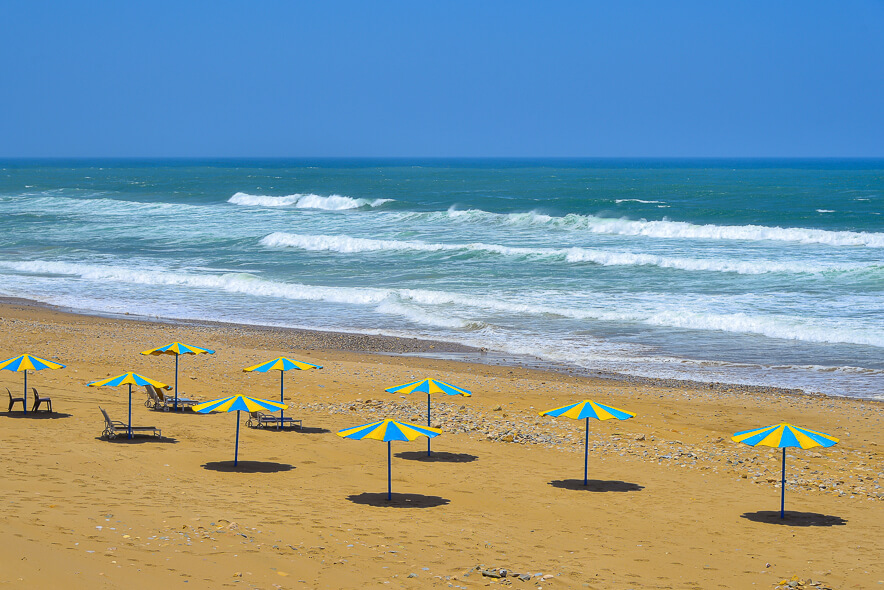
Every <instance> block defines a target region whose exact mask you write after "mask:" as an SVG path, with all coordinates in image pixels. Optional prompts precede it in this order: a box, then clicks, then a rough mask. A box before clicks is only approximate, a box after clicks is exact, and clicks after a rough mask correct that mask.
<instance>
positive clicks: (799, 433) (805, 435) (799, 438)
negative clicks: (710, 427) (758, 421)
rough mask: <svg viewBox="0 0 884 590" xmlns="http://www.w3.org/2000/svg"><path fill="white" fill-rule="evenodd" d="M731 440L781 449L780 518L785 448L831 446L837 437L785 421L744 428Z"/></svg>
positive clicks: (783, 509) (783, 499)
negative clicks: (760, 426) (750, 428)
mask: <svg viewBox="0 0 884 590" xmlns="http://www.w3.org/2000/svg"><path fill="white" fill-rule="evenodd" d="M731 439H732V440H734V441H736V442H740V443H743V444H745V445H749V446H750V447H774V448H782V449H783V473H782V481H781V482H780V483H781V486H780V518H781V519H782V518H785V517H786V449H787V448H789V447H793V448H801V449H810V448H812V447H831V446H832V445H834V444H836V443H837V442H838V439H837V438H835V437H834V436H832V435H831V434H826V433H824V432H817V431H816V430H809V429H807V428H801V427H798V426H793V425H791V424H787V423H785V422H783V423H780V424H774V425H773V426H765V427H764V428H755V429H753V430H744V431H742V432H737V433H735V434H734V435H733V436H732V437H731Z"/></svg>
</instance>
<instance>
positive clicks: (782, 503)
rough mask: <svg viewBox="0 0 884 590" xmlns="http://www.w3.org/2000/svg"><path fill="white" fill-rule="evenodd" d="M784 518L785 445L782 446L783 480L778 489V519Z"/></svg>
mask: <svg viewBox="0 0 884 590" xmlns="http://www.w3.org/2000/svg"><path fill="white" fill-rule="evenodd" d="M784 518H786V447H783V481H782V483H781V489H780V520H782V519H784Z"/></svg>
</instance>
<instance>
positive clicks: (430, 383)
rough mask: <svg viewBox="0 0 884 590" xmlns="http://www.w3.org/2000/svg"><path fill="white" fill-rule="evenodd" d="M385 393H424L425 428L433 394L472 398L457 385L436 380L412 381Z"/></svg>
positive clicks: (468, 392) (429, 423) (428, 446)
mask: <svg viewBox="0 0 884 590" xmlns="http://www.w3.org/2000/svg"><path fill="white" fill-rule="evenodd" d="M384 391H386V392H387V393H408V394H411V393H426V394H427V426H431V425H432V422H430V395H432V394H434V393H444V394H445V395H462V396H464V397H470V396H472V395H473V394H472V392H470V391H469V390H466V389H464V388H463V387H458V386H457V385H452V384H451V383H446V382H445V381H438V380H436V379H421V380H420V381H412V382H411V383H406V384H404V385H397V386H396V387H390V388H388V389H385V390H384ZM429 456H430V441H429V439H427V457H429Z"/></svg>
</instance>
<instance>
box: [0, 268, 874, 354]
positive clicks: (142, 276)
mask: <svg viewBox="0 0 884 590" xmlns="http://www.w3.org/2000/svg"><path fill="white" fill-rule="evenodd" d="M0 268H6V269H10V270H14V271H18V272H24V273H31V274H58V275H67V276H73V277H77V278H81V279H86V280H90V281H96V282H100V283H128V284H139V285H154V286H156V285H168V286H179V287H185V288H187V287H191V288H198V289H209V290H213V291H223V292H227V293H238V294H244V295H250V296H256V297H278V298H284V299H292V300H307V301H322V302H329V303H342V304H350V305H363V306H366V305H367V306H373V307H374V309H375V310H376V311H377V312H379V313H386V314H391V313H392V314H396V315H400V316H405V317H407V318H408V319H409V320H411V321H413V322H417V323H425V324H432V325H436V326H442V327H448V328H455V327H457V328H461V329H464V328H466V329H475V328H477V327H481V326H482V322H481V320H479V319H475V317H474V316H476V315H478V316H480V317H481V316H483V315H486V314H489V313H492V314H500V313H503V314H514V315H517V316H533V317H537V316H550V317H556V316H557V317H565V318H571V319H577V320H603V321H619V322H635V323H639V324H646V325H654V326H665V327H671V328H682V329H690V330H718V331H723V332H731V333H740V334H758V335H763V336H766V337H769V338H779V339H787V340H797V341H804V342H829V343H849V344H863V345H869V346H876V347H884V334H880V333H877V332H876V331H874V330H872V329H863V328H861V327H857V328H851V327H848V326H835V325H826V323H823V322H819V321H818V320H804V319H801V318H796V317H792V316H788V315H771V314H758V315H752V314H746V313H724V312H722V313H714V312H707V311H693V310H691V309H690V308H688V307H685V306H683V305H681V304H680V303H677V302H671V301H670V302H660V303H657V304H650V305H647V302H646V304H644V305H642V307H645V308H644V309H640V308H639V307H638V306H636V305H634V304H629V305H624V306H623V307H621V308H619V309H618V308H617V306H616V305H614V304H605V305H599V306H597V307H594V308H589V307H584V306H579V305H575V306H567V305H543V304H537V303H536V302H522V300H521V298H519V299H513V298H512V297H508V298H504V297H499V296H494V295H493V294H488V295H486V296H474V295H470V294H460V293H452V292H447V291H435V290H427V289H403V288H372V287H335V286H324V285H306V284H302V283H288V282H280V281H270V280H265V279H262V278H260V277H258V276H256V275H253V274H248V273H223V274H220V273H219V274H208V273H206V274H203V273H193V272H176V271H168V270H160V269H137V268H132V267H129V266H115V265H97V264H85V263H74V262H53V261H41V260H33V261H0Z"/></svg>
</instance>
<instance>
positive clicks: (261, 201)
mask: <svg viewBox="0 0 884 590" xmlns="http://www.w3.org/2000/svg"><path fill="white" fill-rule="evenodd" d="M392 200H393V199H354V198H353V197H345V196H343V195H328V196H325V197H324V196H322V195H314V194H312V193H304V194H302V193H296V194H293V195H285V196H281V197H273V196H269V195H250V194H248V193H236V194H235V195H233V196H232V197H230V198H229V199H228V200H227V202H228V203H233V204H234V205H246V206H249V207H295V208H297V209H325V210H327V211H341V210H344V209H359V208H360V207H379V206H381V205H383V204H384V203H389V202H390V201H392Z"/></svg>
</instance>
